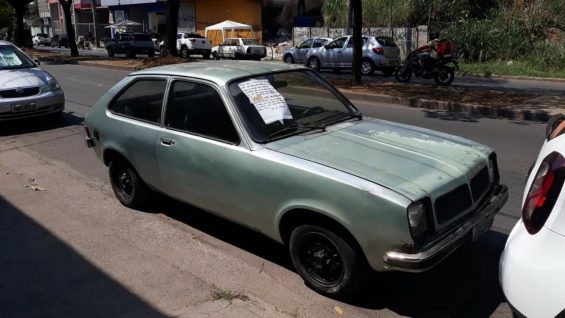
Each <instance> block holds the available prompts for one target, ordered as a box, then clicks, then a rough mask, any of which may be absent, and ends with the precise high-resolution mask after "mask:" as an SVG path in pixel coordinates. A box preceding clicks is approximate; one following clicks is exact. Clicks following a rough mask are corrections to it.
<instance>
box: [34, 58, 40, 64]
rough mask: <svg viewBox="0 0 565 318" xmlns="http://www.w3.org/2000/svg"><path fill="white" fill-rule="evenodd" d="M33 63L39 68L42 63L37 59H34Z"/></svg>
mask: <svg viewBox="0 0 565 318" xmlns="http://www.w3.org/2000/svg"><path fill="white" fill-rule="evenodd" d="M33 63H35V65H37V66H39V64H41V63H39V60H38V59H37V58H34V59H33Z"/></svg>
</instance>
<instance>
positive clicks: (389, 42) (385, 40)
mask: <svg viewBox="0 0 565 318" xmlns="http://www.w3.org/2000/svg"><path fill="white" fill-rule="evenodd" d="M375 39H376V40H377V42H379V44H380V45H382V46H390V47H396V43H394V40H393V39H392V38H389V37H386V36H377V37H375Z"/></svg>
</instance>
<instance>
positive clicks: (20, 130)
mask: <svg viewBox="0 0 565 318" xmlns="http://www.w3.org/2000/svg"><path fill="white" fill-rule="evenodd" d="M82 122H84V118H83V117H80V116H76V115H74V114H73V113H72V112H63V114H62V115H61V118H60V119H59V118H54V117H49V116H42V117H32V118H25V119H18V120H13V121H6V122H1V123H0V137H1V136H13V135H22V134H28V133H35V132H41V131H47V130H52V129H58V128H63V127H69V126H76V125H80V124H82Z"/></svg>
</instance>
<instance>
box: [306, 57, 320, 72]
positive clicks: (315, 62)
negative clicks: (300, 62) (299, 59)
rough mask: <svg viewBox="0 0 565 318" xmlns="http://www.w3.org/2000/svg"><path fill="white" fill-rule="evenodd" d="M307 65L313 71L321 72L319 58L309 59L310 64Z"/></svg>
mask: <svg viewBox="0 0 565 318" xmlns="http://www.w3.org/2000/svg"><path fill="white" fill-rule="evenodd" d="M306 65H307V66H308V67H309V68H311V69H313V70H314V71H316V72H319V71H320V68H321V65H320V60H319V59H318V58H317V57H311V58H309V59H308V63H306Z"/></svg>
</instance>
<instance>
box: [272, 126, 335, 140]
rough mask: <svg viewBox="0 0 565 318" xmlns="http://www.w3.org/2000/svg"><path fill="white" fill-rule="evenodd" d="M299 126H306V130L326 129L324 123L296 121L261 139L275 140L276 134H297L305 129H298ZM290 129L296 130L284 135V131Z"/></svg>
mask: <svg viewBox="0 0 565 318" xmlns="http://www.w3.org/2000/svg"><path fill="white" fill-rule="evenodd" d="M301 128H306V129H307V130H310V129H321V130H322V131H326V126H325V125H313V124H310V123H304V124H303V123H299V122H296V123H294V124H292V125H290V126H287V127H284V128H283V129H280V130H277V131H275V132H274V133H272V134H269V135H267V136H266V137H265V138H263V141H264V142H266V141H272V140H276V139H278V138H275V137H277V136H292V135H296V134H298V133H300V132H303V131H305V130H300V129H301ZM290 130H296V132H295V133H293V134H289V135H286V134H285V133H286V132H288V131H290Z"/></svg>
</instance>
